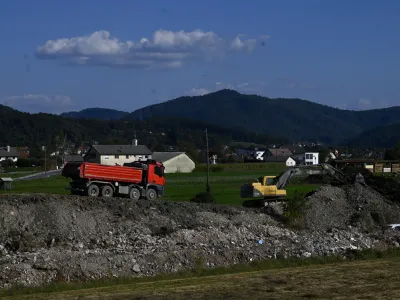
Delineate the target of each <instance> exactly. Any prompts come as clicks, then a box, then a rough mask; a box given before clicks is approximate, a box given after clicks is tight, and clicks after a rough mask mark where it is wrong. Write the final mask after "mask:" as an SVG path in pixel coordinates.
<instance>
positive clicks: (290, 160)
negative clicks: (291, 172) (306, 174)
mask: <svg viewBox="0 0 400 300" xmlns="http://www.w3.org/2000/svg"><path fill="white" fill-rule="evenodd" d="M295 165H296V161H295V160H294V159H293V158H291V157H288V159H287V160H286V166H287V167H294V166H295Z"/></svg>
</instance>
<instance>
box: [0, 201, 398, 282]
mask: <svg viewBox="0 0 400 300" xmlns="http://www.w3.org/2000/svg"><path fill="white" fill-rule="evenodd" d="M312 197H315V195H314V196H312ZM327 197H328V195H327ZM316 215H317V217H320V215H319V214H316ZM377 243H381V240H380V239H377V238H375V237H373V236H369V235H365V234H362V233H361V232H359V231H358V230H357V228H353V229H351V230H349V229H346V230H339V229H334V230H332V231H331V232H329V233H326V232H324V233H320V232H317V231H315V232H314V231H295V230H294V229H287V228H284V227H283V226H282V225H280V224H279V223H277V222H276V221H274V220H273V219H272V218H271V217H269V216H268V215H265V214H263V213H259V212H255V211H252V210H248V209H245V208H240V207H228V206H222V205H215V204H196V203H174V202H166V201H145V200H141V201H131V200H129V199H119V198H114V199H102V198H96V199H93V198H89V197H77V196H60V195H58V196H56V195H8V196H2V197H0V264H1V266H2V267H1V268H0V287H8V286H10V285H12V284H19V285H25V286H32V285H40V284H43V283H45V282H51V281H55V280H66V281H68V280H88V279H93V278H101V277H108V276H146V275H155V274H158V273H168V272H176V271H179V270H182V269H187V268H194V267H196V266H199V265H201V266H203V267H212V266H222V265H228V264H234V263H241V262H243V263H244V262H250V261H252V260H256V259H265V258H276V257H290V256H307V257H308V256H310V255H327V254H331V253H337V252H343V251H346V249H364V248H370V247H375V245H376V244H377ZM384 244H385V245H387V246H391V245H392V241H391V240H390V241H388V242H384Z"/></svg>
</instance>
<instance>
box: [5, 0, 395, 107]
mask: <svg viewBox="0 0 400 300" xmlns="http://www.w3.org/2000/svg"><path fill="white" fill-rule="evenodd" d="M399 16H400V1H398V0H385V1H378V0H376V1H372V0H352V1H345V0H337V1H321V0H303V1H299V0H280V1H270V0H250V1H248V2H246V1H239V0H230V1H229V2H228V1H222V0H214V1H211V0H203V1H183V0H180V1H178V0H169V1H160V0H153V1H136V0H118V1H105V0H97V1H95V0H85V1H77V0H70V1H61V0H40V1H30V0H13V1H4V2H2V3H1V5H0V22H1V26H0V34H1V36H2V40H3V42H2V43H1V47H0V65H1V67H0V103H3V104H5V105H8V106H11V107H13V108H15V109H18V110H21V111H27V112H31V113H37V112H46V113H56V114H58V113H61V112H66V111H73V110H81V109H84V108H90V107H104V108H112V109H118V110H123V111H129V112H131V111H134V110H135V109H138V108H141V107H145V106H147V105H151V104H155V103H160V102H163V101H167V100H170V99H174V98H177V97H180V96H186V95H202V94H206V93H209V92H214V91H217V90H220V89H224V88H229V89H234V90H237V91H239V92H241V93H244V94H258V95H262V96H266V97H270V98H277V97H287V98H300V99H305V100H310V101H313V102H317V103H321V104H326V105H329V106H333V107H338V108H341V109H355V110H363V109H373V108H382V107H390V106H396V105H399V103H400V102H399V96H400V89H399V88H398V84H399V83H400V81H399V80H400V75H399V72H400V59H399V53H400V36H399V32H400V18H399Z"/></svg>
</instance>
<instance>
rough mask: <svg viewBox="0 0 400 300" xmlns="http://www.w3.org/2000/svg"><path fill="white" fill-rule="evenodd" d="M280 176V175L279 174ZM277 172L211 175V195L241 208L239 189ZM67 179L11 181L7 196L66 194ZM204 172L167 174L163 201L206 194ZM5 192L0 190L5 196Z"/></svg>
mask: <svg viewBox="0 0 400 300" xmlns="http://www.w3.org/2000/svg"><path fill="white" fill-rule="evenodd" d="M279 173H280V172H279ZM279 173H277V172H276V169H272V170H269V169H266V170H254V171H242V170H237V171H229V172H226V171H224V172H215V173H212V174H210V186H211V192H212V194H213V196H214V197H215V199H216V202H217V203H218V204H228V205H242V203H243V199H241V198H240V187H241V186H242V185H243V184H244V183H247V182H252V181H254V180H255V179H256V178H257V177H260V176H264V175H277V174H279ZM68 182H69V180H68V179H66V178H64V177H62V176H53V177H49V178H46V179H36V180H26V181H18V182H17V181H16V182H13V189H12V190H11V191H7V193H49V194H69V191H68V190H66V187H68ZM316 187H318V186H317V185H308V184H297V183H295V182H294V183H293V184H291V185H289V186H288V187H287V194H288V197H292V196H293V195H294V193H295V191H296V190H297V191H299V192H305V193H307V192H309V191H311V190H313V189H315V188H316ZM205 188H206V173H205V172H196V173H180V174H179V173H178V174H166V185H165V196H164V197H163V199H164V200H169V201H189V200H190V199H191V198H192V197H193V196H194V195H195V194H197V193H199V192H202V191H205ZM4 193H6V191H1V192H0V194H4Z"/></svg>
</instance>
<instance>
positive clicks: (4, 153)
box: [0, 146, 20, 157]
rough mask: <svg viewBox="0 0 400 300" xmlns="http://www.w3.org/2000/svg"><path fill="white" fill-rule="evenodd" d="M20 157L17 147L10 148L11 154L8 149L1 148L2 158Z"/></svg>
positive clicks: (0, 154)
mask: <svg viewBox="0 0 400 300" xmlns="http://www.w3.org/2000/svg"><path fill="white" fill-rule="evenodd" d="M16 156H20V154H19V151H18V150H17V148H16V147H10V152H8V151H7V146H6V147H0V157H16Z"/></svg>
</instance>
